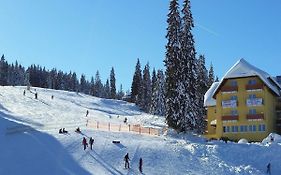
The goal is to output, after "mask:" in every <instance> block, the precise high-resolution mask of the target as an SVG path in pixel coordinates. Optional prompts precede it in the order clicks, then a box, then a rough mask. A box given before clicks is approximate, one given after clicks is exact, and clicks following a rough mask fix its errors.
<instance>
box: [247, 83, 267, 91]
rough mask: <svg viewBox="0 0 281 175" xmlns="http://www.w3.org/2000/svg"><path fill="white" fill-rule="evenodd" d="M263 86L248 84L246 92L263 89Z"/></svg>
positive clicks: (260, 84)
mask: <svg viewBox="0 0 281 175" xmlns="http://www.w3.org/2000/svg"><path fill="white" fill-rule="evenodd" d="M263 87H264V86H263V84H262V83H259V84H247V85H246V90H258V89H263Z"/></svg>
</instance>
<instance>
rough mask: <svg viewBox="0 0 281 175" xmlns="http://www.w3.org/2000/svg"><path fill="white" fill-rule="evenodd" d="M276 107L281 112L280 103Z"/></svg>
mask: <svg viewBox="0 0 281 175" xmlns="http://www.w3.org/2000/svg"><path fill="white" fill-rule="evenodd" d="M275 109H276V112H281V105H280V104H278V105H277V106H276V108H275Z"/></svg>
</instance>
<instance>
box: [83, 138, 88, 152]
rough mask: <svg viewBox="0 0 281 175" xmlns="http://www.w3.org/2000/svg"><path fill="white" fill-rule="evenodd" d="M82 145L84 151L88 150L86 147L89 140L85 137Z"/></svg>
mask: <svg viewBox="0 0 281 175" xmlns="http://www.w3.org/2000/svg"><path fill="white" fill-rule="evenodd" d="M82 145H83V146H84V150H86V147H87V146H88V143H87V140H86V138H85V137H83V140H82Z"/></svg>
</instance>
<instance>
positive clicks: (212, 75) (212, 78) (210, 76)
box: [208, 63, 215, 88]
mask: <svg viewBox="0 0 281 175" xmlns="http://www.w3.org/2000/svg"><path fill="white" fill-rule="evenodd" d="M214 81H215V73H214V67H213V64H212V63H211V66H210V70H209V74H208V88H210V87H211V86H212V84H213V83H214Z"/></svg>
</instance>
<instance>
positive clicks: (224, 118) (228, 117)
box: [221, 115, 239, 121]
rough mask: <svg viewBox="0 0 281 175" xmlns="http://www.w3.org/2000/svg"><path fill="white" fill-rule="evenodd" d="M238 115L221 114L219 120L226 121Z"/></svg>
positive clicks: (236, 118) (234, 118)
mask: <svg viewBox="0 0 281 175" xmlns="http://www.w3.org/2000/svg"><path fill="white" fill-rule="evenodd" d="M238 117H239V116H238V115H224V116H221V120H222V121H226V120H238Z"/></svg>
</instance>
